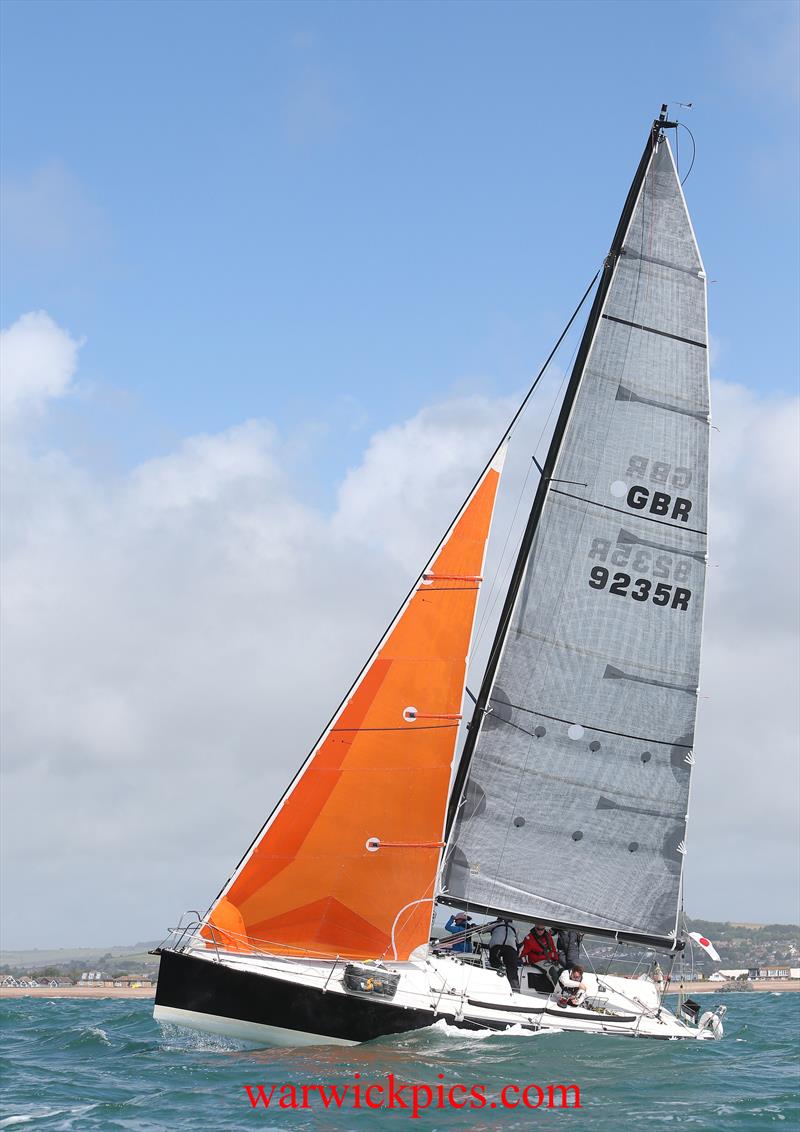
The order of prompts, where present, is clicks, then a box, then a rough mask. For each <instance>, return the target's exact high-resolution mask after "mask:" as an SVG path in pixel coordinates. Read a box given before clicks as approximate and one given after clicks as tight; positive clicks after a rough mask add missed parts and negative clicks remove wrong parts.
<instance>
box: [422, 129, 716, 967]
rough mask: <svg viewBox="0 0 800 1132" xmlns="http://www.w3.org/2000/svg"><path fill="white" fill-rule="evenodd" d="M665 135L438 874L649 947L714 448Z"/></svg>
mask: <svg viewBox="0 0 800 1132" xmlns="http://www.w3.org/2000/svg"><path fill="white" fill-rule="evenodd" d="M662 118H663V115H662ZM669 125H671V124H670V123H665V122H663V120H662V121H661V122H657V123H655V124H654V128H653V130H652V132H651V135H650V137H649V139H648V146H647V147H646V149H645V153H644V155H643V157H642V161H641V163H640V166H639V170H638V172H637V176H636V178H635V180H634V184H633V186H632V187H631V192H630V194H629V197H628V202H627V203H626V208H625V211H624V212H623V217H622V219H621V220H620V225H619V227H618V229H617V234H616V236H615V240H614V244H613V245H612V249H611V253H610V255H609V257H608V259H607V261H606V266H605V270H604V279H603V281H602V282H601V286H600V289H599V291H598V295H597V297H596V300H595V307H593V311H592V315H591V316H590V320H589V324H588V325H587V331H586V334H585V336H584V341H583V343H582V346H581V350H580V351H579V354H578V358H577V360H576V365H575V370H574V371H573V374H572V377H571V379H570V387H569V389H568V393H567V398H566V399H565V406H564V408H563V409H562V418H561V419H560V421H559V425H558V426H557V428H556V434H555V436H554V440H553V444H552V445H551V450H550V453H549V454H548V459H547V461H546V462H545V465H544V476H543V481H542V483H541V484H540V488H539V493H538V494H537V501H536V502H535V504H534V513H532V520H531V521H530V522H529V530H530V532H531V534H530V543H529V549H527V548H526V546H525V542H524V541H523V551H522V553H521V556H520V559H519V560H518V563H517V571H516V574H517V584H516V592H510V593H509V596H508V599H507V611H506V612H507V615H506V617H505V621H504V620H503V617H501V624H500V627H499V628H498V634H497V637H496V640H495V647H494V651H493V657H494V659H491V658H490V663H489V668H488V669H487V673H486V677H485V679H484V685H483V687H482V690H481V695H480V696H479V698H478V703H477V707H476V712H475V716H474V718H473V721H472V724H471V731H470V733H469V736H468V739H467V744H466V746H465V752H464V756H463V758H462V766H461V768H460V771H459V775H458V776H457V778H456V783H455V785H454V795H453V799H452V806H451V825H450V833H449V837H448V847H447V850H446V854H445V861H444V866H443V872H442V899H443V900H444V901H445V902H448V903H454V904H458V905H459V906H462V907H469V908H472V909H474V910H486V911H489V912H492V913H500V914H502V913H508V914H509V915H512V916H516V917H518V918H523V919H528V920H531V921H537V920H538V921H542V922H545V923H549V924H566V925H572V926H578V927H581V928H585V929H587V930H589V931H596V932H599V933H601V934H605V933H608V934H613V935H616V936H618V937H619V938H621V939H628V940H635V941H645V942H648V943H653V944H656V945H661V946H671V945H673V944H674V942H675V939H676V927H677V916H678V911H679V907H680V902H681V874H682V865H683V859H684V854H685V833H686V815H687V808H688V800H689V780H690V775H691V767H692V764H693V761H694V759H693V754H692V745H693V737H694V724H695V713H696V706H697V684H698V668H699V659H700V637H701V627H702V610H703V591H704V583H705V569H706V513H707V489H708V483H707V480H708V475H707V470H708V429H709V396H708V350H707V331H706V282H705V273H704V270H703V264H702V260H701V258H700V253H699V250H698V247H697V244H696V241H695V238H694V233H693V231H692V226H691V222H690V220H689V215H688V212H687V209H686V204H685V201H684V197H683V192H682V189H681V185H680V182H679V179H678V176H677V172H676V169H675V164H674V162H673V158H672V154H671V151H670V148H669V144H668V142H667V140H666V137H665V135H664V133H663V129H664V127H665V126H669ZM526 549H527V553H526ZM513 589H514V583H512V591H513Z"/></svg>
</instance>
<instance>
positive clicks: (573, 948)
mask: <svg viewBox="0 0 800 1132" xmlns="http://www.w3.org/2000/svg"><path fill="white" fill-rule="evenodd" d="M557 939H558V961H559V963H560V964H561V966H562V967H564V968H565V969H566V970H570V969H571V968H572V967H574V966H575V965H576V964H578V963H580V961H581V944H582V943H583V932H574V931H568V930H567V929H566V928H559V930H558V936H557Z"/></svg>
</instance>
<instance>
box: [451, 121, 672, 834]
mask: <svg viewBox="0 0 800 1132" xmlns="http://www.w3.org/2000/svg"><path fill="white" fill-rule="evenodd" d="M676 125H677V123H675V122H670V121H667V105H666V103H665V104H662V107H661V113H660V115H659V117H658V118H657V119H656V120H655V121H654V122H653V125H652V126H651V128H650V131H649V133H648V135H647V141H646V143H645V147H644V151H643V152H642V156H641V159H640V161H639V165H638V167H637V169H636V173H635V175H634V178H633V181H632V183H631V187H630V189H629V190H628V195H627V197H626V199H625V204H624V206H623V209H622V213H621V215H620V218H619V223H618V224H617V229H616V232H615V233H614V238H613V240H612V241H611V248H610V250H609V253H608V255H607V256H606V258H605V261H604V263H603V269H602V274H601V276H600V282H599V284H598V287H597V291H596V292H595V297H594V301H593V303H592V308H591V310H590V312H589V317H588V319H587V322H586V327H585V329H584V332H583V337H582V338H581V343H580V346H579V348H578V353H577V355H576V358H575V364H574V366H573V368H572V374H571V375H570V379H569V383H568V385H567V391H566V393H565V395H564V400H563V402H562V404H561V411H560V413H559V416H558V420H557V422H556V426H555V429H554V431H553V438H552V440H551V442H550V448H549V449H548V452H547V457H546V458H545V462H544V464H543V466H542V468H541V476H540V479H539V485H538V487H537V490H536V496H535V497H534V500H533V506H532V507H531V511H530V515H529V516H528V522H527V524H526V526H525V531H524V533H523V536H522V542H521V544H520V548H519V553H518V554H517V560H516V562H515V564H514V572H513V574H512V576H511V582H510V584H509V588H508V591H507V593H506V599H505V602H504V604H503V609H502V612H501V614H500V619H499V621H498V624H497V630H496V632H495V636H494V641H493V642H492V648H491V651H490V653H489V660H488V662H487V665H486V670H485V672H484V675H483V680H482V682H481V687H480V691H479V693H478V696H477V698H476V701H475V708H474V711H473V713H472V719H471V720H470V722H469V723H468V725H467V728H468V730H467V738H466V741H465V743H464V749H463V751H462V754H461V759H460V761H459V764H458V770H457V771H456V776H455V779H454V780H453V786H452V789H451V792H450V801H449V805H448V809H447V821H446V825H445V842H447V841H448V840H449V837H450V833H451V831H452V828H453V824H454V822H455V819H456V816H457V814H458V808H459V806H460V805H461V800H462V796H463V794H464V788H465V786H466V781H467V775H468V773H469V767H470V762H471V761H472V756H473V753H474V751H475V746H476V744H477V742H478V737H479V735H480V732H481V726H482V724H483V720H484V718H485V716H486V713H487V707H488V703H489V699H490V697H491V694H492V688H493V687H494V680H495V675H496V672H497V666H498V664H499V663H500V658H501V656H502V655H503V647H504V645H505V642H506V637H507V635H508V630H509V626H510V624H511V618H512V615H513V612H514V607H515V605H516V602H517V598H518V596H519V591H520V587H521V586H522V580H523V578H524V576H525V569H526V567H527V563H528V557H529V555H530V551H531V547H532V546H533V540H534V538H535V537H536V531H537V528H538V526H539V520H540V519H541V515H542V511H543V509H544V504H545V500H546V498H547V493H548V491H549V489H550V484H551V482H552V475H553V470H554V468H555V466H556V463H557V461H558V457H559V454H560V452H561V446H562V443H563V440H564V434H565V432H566V429H567V425H568V423H569V419H570V415H571V413H572V407H573V405H574V403H575V398H576V397H577V395H578V391H579V389H580V386H581V381H582V379H583V372H584V368H585V366H586V360H587V358H588V356H589V350H590V349H591V346H592V342H593V340H594V336H595V332H596V330H597V326H598V323H599V321H600V316H601V314H602V311H603V306H604V304H605V301H606V296H607V295H608V291H609V288H610V286H611V281H612V279H613V278H614V272H615V270H616V266H617V261H618V259H619V257H620V254H621V251H622V245H623V243H624V241H625V235H626V233H627V231H628V227H629V225H630V222H631V217H632V216H633V211H634V208H635V207H636V202H637V200H638V199H639V194H640V192H641V189H642V185H643V184H644V179H645V177H646V175H647V170H648V167H649V165H650V160H651V158H652V156H653V153H654V152H655V149H656V146H657V144H658V140H659V138H660V136H661V132H662V130H665V129H674V128H675V127H676ZM444 853H445V854H446V853H447V849H445V850H444Z"/></svg>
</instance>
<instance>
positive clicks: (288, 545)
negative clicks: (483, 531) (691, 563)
mask: <svg viewBox="0 0 800 1132" xmlns="http://www.w3.org/2000/svg"><path fill="white" fill-rule="evenodd" d="M797 22H798V5H797V4H795V3H790V2H788V0H777V2H772V0H762V2H759V3H722V4H721V3H703V2H697V3H691V4H689V3H675V2H673V3H669V2H663V0H662V2H659V3H657V4H650V3H647V2H641V3H637V4H628V3H613V2H597V0H595V2H593V3H589V4H584V3H581V2H573V3H544V2H543V3H511V4H505V3H491V4H485V3H458V4H457V3H448V4H438V3H414V4H411V3H398V4H395V3H390V2H384V3H380V4H378V3H340V2H339V3H337V2H332V3H324V4H316V3H312V2H307V3H302V4H298V3H296V4H281V3H244V2H240V3H225V4H217V3H214V2H206V3H202V4H200V3H184V2H181V0H175V2H173V3H161V2H157V0H153V2H151V3H147V4H141V3H125V2H117V3H114V4H97V3H93V2H91V3H73V2H70V0H60V2H59V3H56V4H50V3H47V2H42V0H40V2H37V3H36V4H30V3H16V2H15V0H5V2H4V3H3V4H2V5H1V6H0V24H1V26H0V30H1V31H2V52H3V58H2V80H1V81H2V90H1V91H0V93H1V94H2V99H1V101H0V127H1V136H2V146H1V149H0V157H2V174H1V175H2V182H1V183H0V205H1V206H2V217H1V220H2V241H3V253H2V259H1V260H0V284H1V292H0V315H1V321H2V327H3V328H4V329H3V359H2V363H3V364H2V401H1V402H0V408H1V409H2V430H3V461H4V465H3V476H2V490H3V513H2V517H3V632H2V638H1V640H0V643H1V644H2V650H3V652H2V668H3V680H2V694H3V731H2V740H3V742H2V752H3V771H4V789H3V807H4V813H3V822H2V835H3V838H4V842H3V855H2V857H3V862H2V864H3V870H4V876H3V884H2V897H3V902H4V916H3V922H4V933H3V944H4V946H6V947H32V946H40V947H46V946H79V945H92V944H106V943H108V944H111V943H115V942H133V941H134V940H140V939H155V938H157V937H159V936H160V935H161V934H164V932H165V930H166V928H167V927H168V926H169V925H171V924H173V923H174V922H175V921H176V919H177V917H178V916H179V915H180V913H181V912H182V911H183V910H184V909H185V908H189V907H205V906H206V905H207V904H208V902H209V901H210V899H211V898H213V896H214V895H215V894H216V892H217V891H218V889H219V887H220V886H221V884H222V882H223V881H224V880H225V878H226V876H227V875H228V873H229V872H230V870H231V868H232V866H233V865H234V864H235V862H236V861H237V860H238V859H239V856H240V855H241V852H242V851H243V850H244V848H245V847H246V846H247V844H249V842H250V840H251V837H252V835H253V833H254V832H255V830H256V829H257V828H258V827H259V826H260V824H261V822H262V821H263V818H264V817H265V815H266V814H267V813H268V812H269V810H270V809H271V807H272V804H273V803H274V801H275V800H276V799H277V797H278V796H279V795H280V793H281V792H282V790H283V788H284V787H285V785H286V782H287V781H288V779H289V778H290V777H291V775H292V774H293V772H294V770H295V768H296V767H297V765H298V764H299V763H300V762H301V761H302V759H303V757H304V755H305V753H306V751H307V750H308V748H309V746H310V745H311V744H312V743H313V741H314V740H315V738H316V736H317V734H318V732H319V731H320V730H321V728H322V726H323V724H324V723H325V721H326V720H327V718H328V716H329V715H330V712H331V711H332V710H333V708H334V707H335V706H336V704H337V703H338V702H339V699H340V698H341V695H342V694H343V692H344V691H345V689H346V687H347V686H348V684H349V683H350V680H351V679H352V677H353V676H354V675H355V673H356V672H357V671H358V669H359V668H360V666H361V663H362V661H363V659H364V658H365V657H366V655H367V654H368V653H369V652H370V651H371V649H372V647H373V645H374V643H375V641H376V639H377V637H378V636H379V634H380V633H381V631H382V630H383V628H384V627H385V624H386V622H387V621H388V619H389V617H390V616H391V614H392V613H393V611H394V609H395V608H396V606H397V604H398V600H399V598H400V597H402V595H403V594H404V593H405V592H406V589H407V587H408V584H409V583H410V581H411V580H412V579H413V577H414V576H415V574H416V572H417V570H418V569H419V567H420V566H421V565H422V564H423V563H424V561H425V560H426V558H427V556H428V553H429V551H430V549H431V548H432V546H433V545H434V544H435V542H436V541H437V540H438V537H439V535H440V534H441V532H442V531H443V529H444V528H445V527H446V526H447V524H448V522H449V520H450V518H451V516H452V514H453V513H454V511H455V510H456V508H457V507H458V505H459V504H460V502H461V499H462V498H463V495H464V494H465V492H466V490H467V489H468V487H469V485H470V484H471V482H472V481H473V479H474V477H475V474H476V473H477V471H478V470H479V469H480V468H481V467H482V466H483V463H484V461H485V459H486V457H487V456H488V454H489V453H490V452H491V450H492V448H493V446H494V443H495V442H496V440H497V439H498V438H499V435H500V434H501V433H502V431H503V428H504V426H505V423H506V421H507V420H508V418H509V417H510V416H511V414H512V413H513V411H514V408H515V406H516V404H517V403H518V402H519V400H520V398H521V396H522V395H523V393H524V391H525V389H526V388H527V386H528V385H529V383H530V381H531V379H532V377H533V376H534V375H535V374H536V372H537V371H538V369H539V366H540V365H541V363H542V361H543V360H544V358H545V357H546V356H547V354H548V352H549V350H550V348H551V346H552V344H553V342H554V340H555V338H556V337H557V335H558V334H559V332H560V330H561V328H562V326H563V324H564V323H565V321H566V319H567V318H568V316H569V315H570V314H571V312H572V310H573V308H574V307H575V305H576V303H577V301H578V299H579V297H580V295H581V294H582V293H583V291H584V289H585V287H586V286H587V285H588V283H589V281H590V279H591V278H592V276H593V275H594V273H595V271H596V270H597V268H598V267H599V266H600V264H601V263H602V260H603V256H604V255H605V253H606V251H607V250H608V244H609V242H610V239H611V236H612V234H613V230H614V227H615V225H616V220H617V217H618V215H619V211H620V208H621V205H622V201H623V199H624V196H625V193H626V192H627V188H628V185H629V183H630V180H631V177H632V175H633V172H634V169H635V166H636V163H637V161H638V158H639V156H640V153H641V150H642V148H643V145H644V141H645V138H646V134H647V129H648V127H649V123H650V121H651V120H652V118H653V117H654V115H655V114H656V113H657V111H658V109H659V107H660V104H661V102H662V101H668V102H670V104H671V106H672V112H673V113H674V114H675V115H676V116H677V117H679V118H680V120H681V121H682V122H685V124H686V125H687V126H688V127H689V129H690V130H691V132H692V134H693V135H694V139H695V142H696V156H695V160H694V164H693V166H692V168H691V172H690V174H689V177H688V180H687V182H686V188H685V191H686V194H687V199H688V203H689V207H690V209H691V211H692V216H693V220H694V223H695V228H696V231H697V236H698V240H699V243H700V247H701V250H702V252H703V256H704V259H705V263H706V268H707V270H708V275H709V279H710V280H711V281H712V282H711V283H710V286H709V323H710V334H711V343H712V349H711V365H712V379H713V387H712V392H713V398H714V409H713V411H714V423H715V431H714V432H713V433H712V473H713V475H712V512H711V558H710V562H711V568H710V571H709V575H710V576H709V600H708V605H707V616H706V635H705V645H704V659H703V676H702V687H701V699H700V710H699V720H698V735H697V750H696V759H697V766H696V770H695V776H694V780H693V795H692V823H691V825H690V835H689V854H688V856H687V868H686V906H687V911H688V912H689V914H690V915H693V916H703V917H707V918H713V919H732V920H739V921H745V922H750V921H761V922H766V921H789V920H792V921H797V919H798V918H800V912H799V911H798V907H797V899H798V898H797V891H798V888H797V878H796V868H797V866H796V862H797V858H798V845H797V821H798V817H797V801H796V798H797V793H798V789H797V788H798V785H800V784H799V783H798V772H797V763H798V759H797V733H798V722H799V721H798V718H797V714H798V713H797V699H796V681H797V676H798V663H797V661H798V644H797V641H798V621H797V578H796V568H797V551H798V536H797V526H796V522H797V488H798V472H797V462H796V461H797V374H798V333H797V317H796V310H797V306H798V301H797V300H798V295H797V291H798V225H797V215H796V211H797V209H796V200H797V189H798V168H797V145H796V135H797V127H798V58H797V39H798V35H797ZM679 102H686V103H688V102H691V103H692V108H691V109H689V108H688V107H687V108H681V107H679V106H678V105H677V104H678V103H679ZM692 148H693V145H692V140H691V138H690V135H689V133H688V132H687V131H686V130H684V129H681V130H680V131H679V133H678V158H679V165H680V168H681V172H682V174H685V173H687V172H688V171H689V165H690V161H691V157H692ZM574 346H575V336H574V335H573V336H571V337H570V339H569V340H568V341H567V342H566V343H565V346H564V348H563V349H562V351H561V352H560V353H559V355H558V356H557V358H556V362H555V365H554V367H553V369H552V372H551V373H550V375H549V376H548V378H547V379H546V380H545V381H544V382H543V384H542V387H541V390H540V394H539V395H537V400H536V402H535V404H534V407H533V408H532V410H531V412H530V413H529V414H528V415H527V416H526V418H525V421H524V422H523V425H522V426H521V435H522V438H523V441H524V443H523V446H522V447H523V448H524V447H525V446H526V445H527V447H528V450H531V448H532V446H534V445H536V444H537V443H538V444H539V448H538V451H539V452H541V451H542V446H543V445H544V443H545V441H546V436H547V420H548V415H549V414H551V412H552V408H553V404H554V401H555V398H556V397H557V394H558V389H559V386H560V383H561V380H562V377H563V375H564V372H565V370H566V369H567V368H568V365H569V361H570V356H571V352H572V350H573V349H574ZM528 442H529V443H528ZM526 460H527V456H525V457H524V458H519V457H518V458H516V462H514V461H512V466H511V467H510V468H509V474H508V476H507V477H506V480H507V486H506V487H505V488H504V495H503V498H502V499H501V501H500V504H499V510H498V518H497V523H496V529H497V531H499V532H501V533H502V532H503V531H504V530H507V529H508V525H509V523H510V521H511V516H512V514H513V512H514V508H515V506H516V505H517V502H518V501H520V500H521V501H522V503H523V504H524V502H525V501H526V500H527V499H528V498H529V495H530V491H531V490H532V487H533V485H532V484H531V483H530V482H528V483H527V484H526V485H525V488H524V490H523V488H522V483H523V480H524V470H525V468H526V467H527V464H526V462H525V461H526ZM526 492H527V494H526ZM520 493H522V494H520ZM523 513H524V508H523ZM512 541H513V540H512ZM500 546H501V547H502V538H501V540H500ZM493 553H494V555H495V558H494V559H493V560H490V566H492V563H494V568H495V569H496V568H497V567H498V566H499V567H500V568H501V573H502V568H504V565H503V561H501V560H500V557H499V554H500V551H499V549H498V550H496V551H494V552H493ZM485 613H486V610H485V609H484V610H482V611H481V613H480V614H479V616H480V618H481V620H483V618H484V615H485ZM471 679H472V680H473V682H475V683H477V682H478V680H477V679H476V678H475V676H474V675H473V676H472V677H471ZM478 679H479V676H478Z"/></svg>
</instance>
